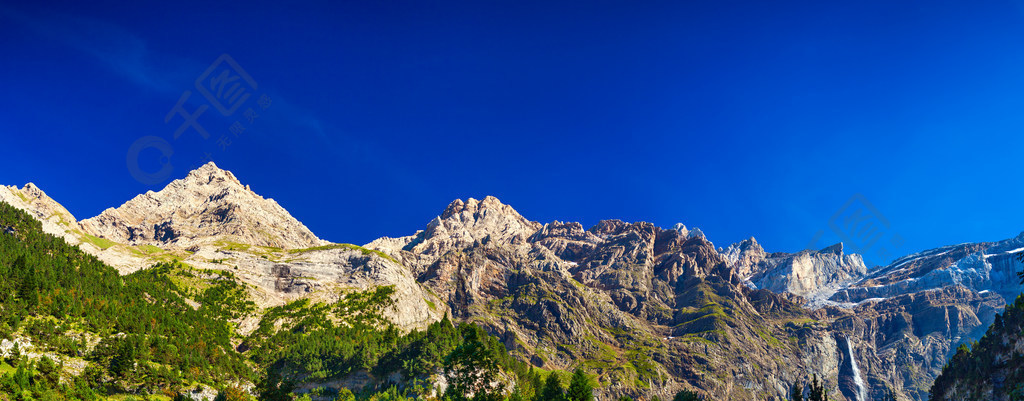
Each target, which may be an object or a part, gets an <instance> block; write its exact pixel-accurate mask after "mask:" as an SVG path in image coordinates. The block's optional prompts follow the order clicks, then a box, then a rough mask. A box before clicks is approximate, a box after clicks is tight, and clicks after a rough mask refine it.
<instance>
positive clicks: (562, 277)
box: [0, 166, 1024, 400]
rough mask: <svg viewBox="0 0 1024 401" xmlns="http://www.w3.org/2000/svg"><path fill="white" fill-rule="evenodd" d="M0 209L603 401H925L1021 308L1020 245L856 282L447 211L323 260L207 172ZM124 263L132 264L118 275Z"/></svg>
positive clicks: (483, 211) (4, 193) (611, 226)
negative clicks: (420, 338) (376, 292)
mask: <svg viewBox="0 0 1024 401" xmlns="http://www.w3.org/2000/svg"><path fill="white" fill-rule="evenodd" d="M0 197H2V198H3V200H5V201H8V202H9V203H10V202H14V203H12V204H16V206H18V207H20V208H23V209H27V210H30V211H31V212H33V215H34V216H36V217H37V218H40V219H45V220H46V221H48V222H49V223H50V226H52V227H51V229H52V230H54V232H64V233H65V234H68V236H67V237H66V238H69V241H78V242H82V244H83V245H82V247H83V249H85V250H87V251H88V252H92V253H94V254H97V255H100V256H101V257H107V258H108V259H104V260H110V261H111V262H110V263H112V264H114V265H115V266H118V267H119V268H121V269H122V271H131V270H134V269H136V268H138V266H144V265H145V263H150V262H152V260H153V258H152V257H147V256H145V255H142V252H140V251H139V249H141V248H138V246H140V244H159V245H160V246H161V247H162V248H166V249H164V250H160V252H162V253H159V254H158V255H173V256H175V257H179V258H181V259H182V260H184V261H185V262H186V263H189V264H192V265H194V266H196V267H200V268H204V269H224V268H226V267H225V265H223V264H221V262H223V261H225V260H227V261H230V266H232V267H233V271H234V272H235V273H236V274H237V275H238V276H239V278H240V279H241V280H242V281H244V282H246V283H248V284H251V287H250V291H251V292H252V293H253V295H254V299H255V300H256V302H257V304H258V305H259V306H261V307H265V306H271V305H280V304H282V303H284V302H287V301H290V300H294V299H299V298H314V299H326V300H330V299H332V297H337V294H338V293H339V291H343V290H348V289H353V288H356V289H365V288H372V287H375V286H380V285H393V286H395V287H396V294H395V298H396V301H397V304H398V308H396V309H395V311H394V314H393V315H390V316H389V318H391V319H392V320H393V321H395V323H397V324H398V325H399V326H400V327H404V328H414V327H423V326H424V325H426V324H428V323H429V322H431V321H436V320H439V319H440V318H441V317H442V316H444V314H446V313H448V314H450V315H452V316H453V317H454V318H456V319H459V320H465V321H474V322H477V323H479V324H481V325H482V326H483V327H485V328H487V330H488V331H490V332H491V333H492V334H495V335H497V336H499V337H500V338H501V339H502V340H503V341H504V343H505V345H506V347H507V349H508V350H509V352H510V353H512V354H514V355H516V356H518V357H519V358H521V359H523V360H525V361H529V362H530V363H532V364H534V365H536V366H539V367H544V368H548V369H552V368H563V369H571V368H574V367H576V366H580V365H582V366H584V367H585V368H587V369H588V370H590V371H591V372H593V373H594V374H596V378H597V380H598V381H599V382H600V383H601V384H602V385H601V386H600V390H599V392H600V395H601V397H602V398H612V397H614V396H617V395H620V394H628V395H632V396H635V397H639V396H643V397H649V396H650V395H658V396H659V397H661V398H662V399H667V398H671V396H672V395H673V394H674V393H675V391H677V390H679V389H681V388H694V387H695V388H697V389H699V390H700V391H702V392H705V393H707V394H709V395H711V396H713V397H716V398H721V399H733V400H747V399H751V400H752V399H765V398H769V399H771V398H780V399H781V398H786V394H787V391H788V388H789V386H790V385H791V384H792V383H794V382H796V381H804V380H806V379H807V378H808V377H810V376H811V375H812V374H817V375H818V376H819V377H820V378H822V379H823V380H824V381H825V383H826V387H827V388H829V389H831V390H832V393H833V395H834V396H835V398H837V399H856V398H859V397H861V396H863V397H864V398H865V399H876V398H879V397H881V395H882V394H883V392H884V390H885V389H886V388H887V387H888V388H893V389H895V390H897V391H898V392H900V393H901V397H903V398H906V399H915V400H922V399H926V398H927V393H926V391H927V389H928V387H929V385H930V383H931V381H932V380H933V379H934V377H935V376H936V375H937V374H938V373H939V370H940V369H941V367H942V365H943V364H944V363H945V361H946V359H947V358H948V356H949V355H950V354H951V351H952V350H954V349H955V348H956V346H957V345H958V344H959V343H961V342H963V341H967V340H969V339H974V338H977V337H978V336H979V335H980V334H981V333H982V332H983V331H984V329H985V327H987V325H988V323H990V322H991V321H992V316H993V315H994V314H995V313H996V311H998V310H1000V309H1001V308H1002V305H1003V304H1004V303H1005V299H1006V297H1007V296H1009V295H1010V294H1013V293H1015V292H1019V291H1020V286H1019V285H1017V283H1016V280H1010V278H1013V277H1014V276H1013V275H1012V273H1013V272H1015V271H1018V270H1020V269H1021V266H1020V265H1019V264H1018V263H1017V262H1016V261H1015V260H1013V259H1012V258H1011V257H1010V255H1011V254H1012V253H1013V252H1015V251H1018V250H1020V248H1024V236H1022V237H1018V238H1014V239H1010V240H1006V241H1001V242H995V243H978V244H963V245H957V246H951V247H944V248H940V249H936V250H931V251H926V252H922V253H920V254H915V255H910V256H907V257H905V258H901V259H899V260H897V261H895V262H894V263H893V264H892V265H890V266H886V267H882V268H879V269H876V270H873V271H867V270H866V269H865V267H864V264H863V262H862V260H861V259H860V257H859V256H858V255H851V254H845V253H844V252H843V247H842V244H837V245H834V246H831V247H828V248H825V249H822V250H819V251H802V252H797V253H769V252H766V251H765V250H764V249H763V248H762V247H761V246H760V245H759V244H758V243H757V241H756V240H755V239H754V238H750V239H748V240H745V241H742V242H740V243H738V244H733V245H730V246H729V247H727V248H725V249H721V248H716V247H715V246H714V245H713V244H712V243H711V242H710V241H709V240H708V239H707V238H706V237H705V236H704V234H703V233H702V232H701V231H700V230H699V229H696V228H693V229H687V228H686V227H685V226H683V225H682V224H677V225H676V226H675V227H673V228H670V229H665V228H660V227H657V226H654V225H653V224H650V223H645V222H638V223H627V222H623V221H618V220H605V221H601V222H599V223H597V224H596V225H594V226H593V227H590V228H589V229H588V228H585V227H583V226H582V225H581V224H579V223H573V222H558V221H555V222H552V223H548V224H541V223H537V222H533V221H530V220H529V219H527V218H525V217H523V216H522V215H520V214H519V213H518V212H516V211H515V210H514V209H513V208H512V207H510V206H508V205H505V204H503V203H501V202H500V201H498V199H496V198H493V197H487V198H485V199H483V200H475V199H469V200H466V201H462V200H457V201H454V202H452V203H451V204H450V205H448V207H447V208H445V210H444V211H443V212H442V213H441V214H440V215H439V216H438V217H437V218H435V219H433V220H432V221H430V222H429V223H428V224H426V225H425V227H424V229H423V230H421V231H418V232H417V233H414V234H413V235H409V236H405V237H399V238H387V237H385V238H380V239H378V240H376V241H373V242H372V243H370V244H367V245H366V248H369V249H364V248H360V247H357V246H353V245H344V244H331V245H329V246H326V247H324V246H319V247H314V246H318V245H323V244H324V242H323V241H321V240H319V239H317V238H316V236H315V235H313V234H312V233H310V232H309V231H308V230H307V229H306V228H305V226H303V225H302V224H301V223H299V222H298V221H295V220H294V219H292V218H291V216H290V215H289V214H288V213H287V211H285V210H284V209H283V208H281V207H280V206H279V205H277V204H276V203H274V202H273V201H272V200H269V199H264V198H262V197H260V196H259V195H256V194H254V193H252V192H251V191H250V190H249V189H248V188H246V187H244V186H241V184H240V183H238V180H237V179H235V178H234V176H233V175H231V174H230V173H229V172H225V171H223V170H219V169H216V167H215V166H204V167H203V168H202V169H200V170H197V171H194V172H192V173H190V174H189V176H188V177H186V178H185V179H183V180H178V181H175V183H172V184H171V185H169V186H168V188H165V189H164V190H163V191H160V192H157V193H148V194H144V195H140V196H139V197H137V198H135V199H133V200H132V201H129V202H128V203H126V204H125V205H124V206H122V207H121V208H118V209H110V210H108V211H106V212H104V214H101V215H100V216H98V217H97V218H94V219H89V220H86V221H84V222H83V223H82V224H81V225H79V224H78V223H77V222H76V221H75V220H74V218H73V217H71V216H70V214H69V213H66V210H63V208H62V207H60V205H59V204H57V203H56V202H54V201H53V200H51V199H49V198H48V197H45V194H43V193H42V191H41V190H38V189H37V188H34V186H33V187H29V186H26V187H25V189H21V190H19V189H17V188H12V187H3V188H0ZM62 211H63V212H62ZM62 216H63V217H62ZM273 222H277V223H273ZM74 230H79V231H83V232H77V231H74ZM84 231H88V232H92V233H95V235H96V236H98V237H102V239H105V240H108V241H110V242H111V243H113V244H114V245H112V246H110V247H109V248H103V249H101V248H100V247H99V246H97V245H96V244H97V241H96V240H90V239H88V238H87V236H86V235H85V233H84ZM69 233H70V234H69ZM296 247H305V248H308V249H287V248H296ZM309 247H314V248H309ZM281 248H286V249H281ZM132 249H134V251H132ZM157 249H159V248H157ZM371 250H375V251H379V252H376V253H375V252H373V251H371ZM129 251H132V252H136V253H138V255H135V256H131V255H132V254H131V253H130V252H129ZM116 252H119V253H117V254H116V255H114V253H116ZM112 255H114V256H112ZM124 255H129V256H130V257H131V258H132V259H131V260H130V262H131V264H130V265H124V266H122V265H118V263H119V262H123V261H125V260H128V259H127V258H128V256H124ZM139 255H142V256H139ZM246 324H247V323H246V322H242V323H240V327H239V331H240V332H244V331H245V328H244V327H245V326H246ZM250 329H251V328H250ZM854 367H856V369H854ZM858 371H859V375H858V374H857V373H856V372H858ZM858 378H859V379H858Z"/></svg>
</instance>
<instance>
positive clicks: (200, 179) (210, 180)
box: [184, 162, 246, 188]
mask: <svg viewBox="0 0 1024 401" xmlns="http://www.w3.org/2000/svg"><path fill="white" fill-rule="evenodd" d="M184 183H188V184H194V185H220V186H225V187H232V186H237V187H241V188H245V187H246V186H243V185H242V183H241V182H240V181H238V178H236V177H235V175H234V174H232V173H231V172H230V171H227V170H224V169H221V168H220V167H217V164H215V163H214V162H209V163H206V164H204V165H202V166H201V167H199V168H197V169H195V170H192V171H190V172H189V173H188V175H187V176H186V177H185V179H184Z"/></svg>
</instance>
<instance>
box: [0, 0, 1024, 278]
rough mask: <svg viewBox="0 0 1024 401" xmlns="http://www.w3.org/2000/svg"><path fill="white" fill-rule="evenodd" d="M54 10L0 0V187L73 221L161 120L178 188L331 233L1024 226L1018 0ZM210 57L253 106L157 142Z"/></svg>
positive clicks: (116, 179)
mask: <svg viewBox="0 0 1024 401" xmlns="http://www.w3.org/2000/svg"><path fill="white" fill-rule="evenodd" d="M46 3H47V5H40V4H31V3H29V2H24V3H23V4H17V3H12V2H5V3H2V5H0V46H2V47H0V49H2V50H3V57H0V87H2V88H3V93H4V94H6V96H2V97H0V135H2V136H0V150H2V152H3V157H2V158H0V183H3V184H8V185H10V184H17V185H19V186H20V185H22V184H24V183H25V182H28V181H32V182H35V183H36V184H38V185H39V186H41V187H42V188H43V189H44V190H46V191H47V192H48V193H49V194H50V195H51V196H53V197H54V198H56V199H57V200H58V201H60V202H62V203H63V204H64V205H65V206H67V207H68V209H69V210H71V212H72V213H73V214H75V216H76V217H78V218H80V219H81V218H86V217H90V216H93V215H96V214H98V213H99V212H100V211H102V210H103V209H104V208H106V207H110V206H117V205H120V204H121V203H123V202H124V201H126V200H127V199H129V198H131V197H133V196H134V195H136V194H138V193H141V192H144V191H146V190H150V189H153V190H157V189H159V188H161V187H162V186H163V185H164V184H165V183H166V182H167V181H169V179H168V180H166V181H164V182H162V183H159V184H155V185H144V184H143V183H140V182H139V181H137V180H136V179H134V178H133V176H132V175H131V174H130V173H129V170H128V168H127V167H126V154H127V152H128V149H129V146H131V145H132V143H133V142H135V141H136V140H137V139H138V138H141V137H145V136H153V137H157V138H162V140H164V141H166V142H167V143H169V144H170V145H171V146H172V147H173V151H174V154H173V156H171V157H170V159H169V160H170V162H171V164H172V165H173V167H174V170H173V172H172V173H171V175H170V178H179V177H182V176H184V175H185V174H186V173H187V171H188V168H189V166H190V165H192V164H193V163H196V162H198V161H200V160H202V159H203V158H204V154H205V153H209V154H210V155H212V158H213V160H214V161H216V162H217V164H218V165H220V166H221V167H223V168H226V169H229V170H232V171H233V172H235V173H236V175H237V176H238V177H240V179H241V180H242V181H243V183H247V184H250V185H251V186H252V188H253V189H254V190H255V191H257V192H258V193H260V194H262V195H264V196H267V197H272V198H275V199H276V200H278V202H280V203H281V204H282V205H283V206H285V207H286V208H287V209H288V210H289V211H291V212H292V214H293V215H295V216H296V217H297V218H298V219H300V220H301V221H303V222H304V223H305V224H306V225H307V226H309V227H310V228H311V229H312V230H313V231H314V232H315V233H317V234H318V235H320V236H321V237H323V238H326V239H328V240H332V241H337V242H354V243H364V242H367V241H370V240H372V239H374V238H376V237H378V236H384V235H389V236H399V235H406V234H411V233H412V232H414V231H415V230H417V229H419V228H422V227H423V226H424V225H425V224H426V223H427V222H428V221H429V220H430V219H431V218H433V217H434V216H435V215H437V214H439V213H440V212H441V211H442V210H443V208H444V207H445V206H446V205H447V204H448V202H450V201H451V200H453V199H455V198H468V197H476V198H481V197H483V196H486V195H494V196H497V197H498V198H500V199H501V200H502V201H504V202H506V203H509V204H511V205H513V206H514V207H516V208H517V209H518V210H519V211H520V212H521V213H523V214H524V215H525V216H526V217H528V218H530V219H533V220H537V221H541V222H548V221H552V220H556V219H557V220H563V221H566V220H568V221H580V222H582V223H583V224H584V225H585V226H590V225H592V224H594V223H596V222H597V221H598V220H600V219H606V218H618V219H623V220H627V221H640V220H643V221H651V222H654V223H655V224H657V225H660V226H664V227H668V226H671V225H672V224H674V223H676V222H683V223H684V224H686V225H688V226H698V227H701V228H702V229H703V231H704V232H705V233H706V234H707V236H708V237H709V238H710V239H711V240H712V241H713V242H715V243H716V244H717V245H721V246H726V245H728V244H729V243H731V242H734V241H738V240H741V239H743V238H746V237H749V236H752V235H753V236H756V237H757V238H758V239H759V240H760V241H761V242H762V244H763V245H764V246H765V247H766V248H767V249H768V250H770V251H795V250H798V249H802V248H804V247H805V246H807V245H808V243H810V242H811V241H812V239H813V238H814V237H815V235H816V233H819V232H821V231H824V234H823V236H822V237H821V238H820V239H819V241H818V242H817V245H819V246H824V245H827V244H828V243H831V242H836V241H838V238H839V236H838V234H836V233H835V232H834V231H833V230H831V229H830V228H829V225H828V221H829V219H830V218H831V217H832V215H833V214H834V213H836V211H837V210H839V209H840V208H841V207H842V206H843V205H844V203H845V202H846V201H847V200H848V199H850V198H851V196H853V195H855V194H858V193H860V194H863V195H864V199H867V200H868V202H870V204H872V205H873V206H874V207H875V208H876V209H877V210H878V211H879V213H881V214H882V215H884V216H885V218H886V219H887V220H888V221H889V223H890V224H891V226H890V228H889V229H888V232H889V233H895V234H898V235H899V236H900V238H902V240H901V243H900V244H899V246H898V249H895V250H894V251H893V254H892V255H890V257H889V259H891V258H892V257H894V256H895V254H905V253H909V252H914V251H917V250H921V249H925V248H931V247H936V246H940V245H944V244H950V243H959V242H967V241H983V240H998V239H1003V238H1007V237H1011V236H1015V235H1017V234H1018V233H1019V232H1020V231H1022V230H1024V219H1022V217H1024V211H1022V208H1021V204H1022V202H1021V201H1022V196H1024V185H1022V184H1021V183H1020V181H1021V179H1020V174H1019V172H1020V171H1021V169H1020V160H1021V154H1022V152H1024V147H1022V145H1024V13H1022V10H1024V8H1022V6H1021V5H1020V4H1019V2H1011V1H993V2H971V1H957V0H951V1H941V2H937V1H904V2H892V1H862V2H852V1H851V2H845V3H846V4H831V3H835V2H820V1H814V2H811V1H806V2H789V3H788V4H785V5H782V4H776V3H772V4H766V3H764V2H735V1H726V2H701V3H703V4H697V3H696V2H693V3H692V4H681V3H680V2H666V3H653V2H646V4H643V5H639V4H636V3H637V2H594V4H585V3H590V2H536V3H526V2H495V1H472V2H461V3H434V2H420V1H417V2H359V3H356V2H323V3H322V4H309V5H293V4H290V2H282V1H273V2H250V3H246V4H239V5H234V6H219V5H216V4H212V3H210V2H143V3H139V2H131V3H126V4H115V3H110V2H102V1H101V2H69V3H66V4H59V3H58V2H46ZM86 3H88V4H86ZM338 3H342V4H338ZM221 54H229V55H230V56H231V57H232V58H233V59H234V60H236V61H237V63H238V65H239V66H240V67H241V68H242V69H243V70H245V71H246V72H247V73H248V74H249V75H250V76H251V78H252V80H253V81H254V82H255V83H256V84H257V88H256V89H253V90H252V91H251V92H252V93H253V96H252V98H250V99H249V100H247V101H246V103H245V104H243V105H242V106H241V108H240V109H238V110H237V111H236V112H234V113H233V114H231V115H228V116H225V115H224V114H223V113H221V112H219V111H218V110H217V109H215V108H213V107H212V106H210V108H209V109H208V110H207V111H206V112H205V113H204V114H203V115H201V116H200V117H199V118H198V122H199V123H200V125H202V126H203V127H205V128H206V129H207V130H208V132H210V135H211V138H210V139H208V140H203V139H202V138H201V137H200V135H199V134H198V133H197V132H196V131H194V130H191V129H188V130H186V131H185V132H184V134H183V135H182V136H181V138H180V139H177V140H175V139H173V135H174V131H175V129H177V127H178V126H179V125H180V124H181V122H182V121H183V119H181V118H180V117H178V116H175V115H172V120H171V122H170V123H165V122H164V119H165V116H166V115H167V114H168V113H169V112H170V111H171V110H172V108H173V107H174V106H175V103H176V102H177V101H178V99H179V97H181V96H182V94H183V93H184V92H185V91H191V93H192V94H191V96H190V97H189V99H188V101H187V102H186V103H185V105H184V107H185V109H186V110H188V111H190V112H191V111H194V110H196V109H197V108H198V107H200V106H202V105H207V104H210V102H209V101H208V100H207V99H206V98H204V97H203V95H201V94H200V93H199V92H198V91H197V88H196V85H195V83H194V82H195V80H196V79H197V78H198V77H199V76H200V75H201V74H203V72H204V70H206V69H207V67H209V66H210V65H211V63H213V62H214V60H216V59H217V58H218V57H219V56H220V55H221ZM221 66H222V67H223V64H222V65H221ZM262 95H266V96H267V97H269V98H270V99H271V101H272V102H271V103H270V105H269V106H268V107H266V109H263V108H262V107H260V105H259V104H258V103H257V96H262ZM247 108H253V109H254V111H256V112H257V114H258V115H259V116H258V118H255V119H253V121H252V122H249V121H247V120H246V119H245V117H244V116H243V110H244V109H247ZM235 122H240V123H242V124H243V127H244V128H245V131H244V132H242V133H240V134H239V135H238V136H234V135H233V134H230V126H231V125H232V124H233V123H235ZM225 135H229V138H230V139H231V144H230V145H227V146H225V145H223V144H218V143H217V140H218V139H219V138H220V137H221V136H225ZM138 160H139V163H140V166H141V167H140V168H141V171H146V172H153V171H156V170H157V169H158V168H159V162H158V160H159V153H158V152H157V151H156V150H155V149H154V148H147V149H145V150H144V151H143V152H141V153H140V154H139V158H138ZM868 256H869V259H880V258H879V257H873V256H871V255H868ZM874 262H875V263H881V262H887V260H874Z"/></svg>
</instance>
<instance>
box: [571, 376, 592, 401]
mask: <svg viewBox="0 0 1024 401" xmlns="http://www.w3.org/2000/svg"><path fill="white" fill-rule="evenodd" d="M565 398H566V400H568V401H594V387H593V386H592V385H591V384H590V378H588V377H587V374H586V373H585V372H583V369H582V368H576V370H574V371H573V372H572V380H571V381H570V382H569V390H568V391H566V393H565Z"/></svg>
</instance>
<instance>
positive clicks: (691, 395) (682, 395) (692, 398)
mask: <svg viewBox="0 0 1024 401" xmlns="http://www.w3.org/2000/svg"><path fill="white" fill-rule="evenodd" d="M700 399H701V397H700V395H698V394H697V393H696V392H693V391H690V390H680V391H679V392H678V393H676V396H675V398H672V401H699V400H700Z"/></svg>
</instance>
